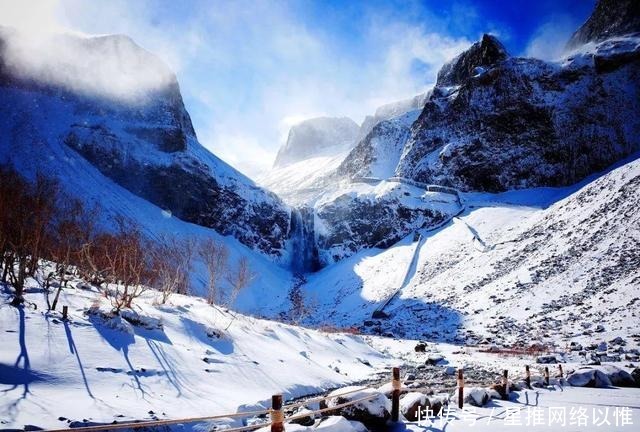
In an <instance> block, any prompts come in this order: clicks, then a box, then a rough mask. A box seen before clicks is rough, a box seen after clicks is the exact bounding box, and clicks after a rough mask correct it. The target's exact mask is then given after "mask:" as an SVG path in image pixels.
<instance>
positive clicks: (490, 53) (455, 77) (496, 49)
mask: <svg viewBox="0 0 640 432" xmlns="http://www.w3.org/2000/svg"><path fill="white" fill-rule="evenodd" d="M507 57H508V54H507V50H506V49H505V48H504V46H503V45H502V43H500V41H499V40H498V39H496V37H495V36H492V35H488V34H485V35H484V36H482V39H481V40H480V41H479V42H476V43H474V44H473V45H471V47H470V48H469V49H468V50H466V51H465V52H463V53H462V54H460V55H459V56H457V57H456V58H455V59H453V60H451V61H450V62H449V63H447V64H445V65H444V66H443V67H442V69H440V71H439V72H438V78H437V81H436V87H446V86H455V85H460V84H462V83H464V82H465V81H467V80H468V79H469V78H471V77H473V76H475V75H479V74H481V73H482V72H483V71H484V70H485V69H487V68H490V67H493V66H495V65H496V64H498V63H500V62H501V61H503V60H505V59H506V58H507Z"/></svg>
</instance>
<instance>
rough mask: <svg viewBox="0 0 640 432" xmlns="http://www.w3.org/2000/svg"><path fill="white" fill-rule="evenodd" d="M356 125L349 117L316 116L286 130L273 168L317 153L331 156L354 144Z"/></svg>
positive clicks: (317, 154)
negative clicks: (284, 139) (283, 141)
mask: <svg viewBox="0 0 640 432" xmlns="http://www.w3.org/2000/svg"><path fill="white" fill-rule="evenodd" d="M357 135H358V125H357V124H356V122H354V121H353V120H351V119H350V118H348V117H318V118H313V119H309V120H305V121H303V122H301V123H299V124H297V125H295V126H293V127H292V128H291V130H289V136H288V138H287V142H286V143H285V145H284V146H283V147H281V148H280V150H278V155H277V156H276V160H275V162H274V164H273V167H274V168H283V167H285V166H287V165H290V164H292V163H295V162H299V161H302V160H305V159H309V158H313V157H318V156H334V155H336V154H339V153H341V152H344V151H347V150H349V149H350V148H351V147H353V145H354V144H355V140H356V137H357Z"/></svg>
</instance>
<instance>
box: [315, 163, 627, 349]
mask: <svg viewBox="0 0 640 432" xmlns="http://www.w3.org/2000/svg"><path fill="white" fill-rule="evenodd" d="M576 189H578V190H577V191H576ZM638 190H640V160H637V159H636V160H633V161H630V162H628V163H626V164H624V165H622V166H621V167H619V168H617V169H615V170H613V171H611V172H609V173H607V174H605V175H603V176H602V177H600V178H598V179H597V180H595V181H593V182H588V181H585V182H584V183H583V184H581V185H580V186H579V188H578V187H573V188H565V189H533V190H523V191H518V192H515V191H514V192H507V193H504V194H500V195H490V194H477V193H476V194H466V195H465V196H464V201H465V203H466V206H467V210H466V211H465V212H464V213H463V214H462V215H460V216H459V217H457V218H454V220H453V221H452V222H451V223H449V224H447V225H445V226H444V227H442V228H440V229H438V230H435V231H431V232H424V233H423V234H422V238H421V239H420V240H415V239H413V238H411V237H408V238H407V239H405V240H403V241H402V242H399V243H397V244H396V245H394V246H393V247H391V248H389V249H387V250H385V251H376V250H368V251H364V252H361V253H359V254H356V255H354V256H352V257H350V258H348V259H345V260H343V261H342V262H340V263H338V264H336V265H334V266H331V267H328V268H326V269H323V270H321V271H320V272H318V273H316V274H315V275H313V276H311V277H310V278H309V281H308V283H307V285H306V286H305V292H306V293H307V296H308V298H309V299H317V300H314V301H317V302H319V306H318V309H319V310H320V311H322V313H319V314H318V316H322V319H323V320H327V319H330V320H333V321H335V322H338V323H340V324H343V325H360V326H362V325H363V323H364V322H365V321H368V322H367V323H366V325H365V326H362V328H363V329H365V330H366V331H370V332H391V333H393V334H395V335H400V336H410V337H415V338H420V337H423V338H431V339H447V340H457V341H464V340H467V341H473V340H475V341H477V340H479V337H480V336H478V337H476V336H475V335H476V334H477V335H482V336H490V337H492V338H493V340H495V341H497V342H504V343H516V342H519V343H529V342H531V340H534V339H540V340H542V341H558V342H560V341H563V342H565V341H569V340H581V339H589V338H590V337H591V336H590V335H591V334H593V331H594V330H595V328H596V325H601V326H603V334H601V335H599V336H598V337H600V338H609V337H612V336H614V335H621V336H623V337H625V338H628V337H629V336H630V335H632V334H635V333H637V327H638V325H640V318H639V316H640V309H639V308H640V301H638V298H640V236H639V233H640V231H638V229H637V227H638V226H640V211H638V208H639V207H640V201H639V198H638ZM566 195H568V196H567V197H566V198H563V199H560V200H559V198H561V197H562V196H566ZM556 201H557V202H556ZM550 202H555V204H553V205H550V206H549V207H547V205H549V203H550ZM416 254H417V258H416ZM398 289H400V290H399V292H398V294H397V296H396V297H395V298H393V299H392V300H391V302H390V303H389V304H388V306H387V307H386V308H385V309H384V312H385V313H388V314H389V315H390V316H391V317H390V318H389V319H387V320H378V321H375V320H374V321H371V314H372V312H373V311H374V310H375V309H376V308H377V307H378V306H379V305H380V304H381V303H383V302H384V301H385V300H387V299H389V297H390V296H392V295H393V294H394V293H395V292H396V291H397V290H398ZM313 319H314V318H313V317H311V318H310V320H311V321H313ZM425 323H428V325H425ZM607 340H608V339H607ZM637 342H639V341H637Z"/></svg>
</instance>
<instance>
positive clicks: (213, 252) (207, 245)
mask: <svg viewBox="0 0 640 432" xmlns="http://www.w3.org/2000/svg"><path fill="white" fill-rule="evenodd" d="M198 254H199V255H200V258H201V259H202V262H203V263H204V265H205V267H206V268H207V273H208V278H207V301H208V302H209V304H219V303H220V302H221V300H222V295H221V290H220V286H219V283H220V280H221V279H222V278H223V277H224V276H225V274H226V271H227V270H226V269H227V260H228V258H229V250H228V249H227V247H226V246H225V245H224V244H221V243H218V242H216V241H215V240H213V239H205V240H202V241H201V242H200V244H199V245H198Z"/></svg>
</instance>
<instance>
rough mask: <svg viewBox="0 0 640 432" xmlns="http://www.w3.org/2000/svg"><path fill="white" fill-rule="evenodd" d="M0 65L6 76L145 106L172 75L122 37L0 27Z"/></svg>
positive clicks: (146, 52) (146, 53)
mask: <svg viewBox="0 0 640 432" xmlns="http://www.w3.org/2000/svg"><path fill="white" fill-rule="evenodd" d="M0 57H1V61H2V63H1V64H0V66H1V67H2V68H4V69H6V70H7V71H8V72H9V73H10V74H11V75H14V76H20V77H23V78H24V79H26V80H30V81H33V82H36V83H38V84H41V85H46V86H54V87H62V88H64V89H66V90H70V91H72V92H74V93H79V94H82V95H85V96H95V97H100V98H106V99H111V100H115V101H118V102H125V103H144V102H146V101H147V100H148V98H149V96H150V95H151V94H153V93H155V92H157V91H161V90H163V89H165V88H167V86H170V85H174V84H175V85H177V82H176V78H175V75H174V74H173V73H172V72H171V71H170V70H169V68H168V67H167V66H166V65H165V64H164V63H163V62H162V61H161V60H160V59H158V58H157V57H156V56H154V55H153V54H151V53H149V52H148V51H146V50H144V49H143V48H141V47H140V46H138V45H137V44H136V43H135V42H133V40H131V39H130V38H129V37H127V36H123V35H109V36H80V37H79V36H77V35H70V34H38V35H35V34H33V33H27V32H24V31H21V30H16V29H13V28H8V27H0Z"/></svg>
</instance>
